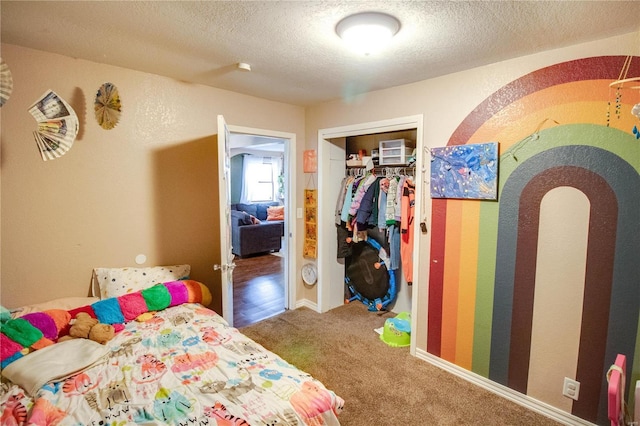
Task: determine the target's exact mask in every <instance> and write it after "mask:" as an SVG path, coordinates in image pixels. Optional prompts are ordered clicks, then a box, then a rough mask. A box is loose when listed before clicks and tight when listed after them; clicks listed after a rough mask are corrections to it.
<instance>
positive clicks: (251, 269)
mask: <svg viewBox="0 0 640 426" xmlns="http://www.w3.org/2000/svg"><path fill="white" fill-rule="evenodd" d="M228 128H229V132H230V133H229V148H230V160H231V162H232V163H233V158H234V155H236V156H238V155H240V156H242V155H252V156H260V157H261V158H264V159H265V161H267V159H268V161H272V160H273V164H274V167H276V166H275V165H276V164H277V165H278V166H277V167H280V168H281V170H279V171H278V173H277V179H276V178H274V180H275V182H273V184H274V185H279V188H278V189H280V188H281V191H277V195H276V198H277V200H276V201H278V202H279V203H280V204H282V205H284V212H285V220H284V232H283V235H282V244H281V248H280V250H279V251H274V252H266V253H261V254H256V255H252V256H247V257H246V258H236V259H235V262H234V263H235V264H236V268H235V270H234V279H233V281H234V285H233V292H234V294H233V295H232V296H231V297H232V298H233V299H234V304H233V305H234V307H233V311H234V326H236V327H243V326H246V325H249V324H252V323H254V322H257V321H260V320H263V319H266V318H268V317H269V316H272V315H275V314H277V313H280V312H282V311H284V310H285V309H289V306H290V304H291V303H292V301H295V297H296V296H295V286H294V285H291V283H290V277H293V276H294V274H292V273H291V269H292V268H294V267H295V265H294V262H293V261H292V260H291V257H292V256H293V254H294V253H295V251H294V250H295V241H293V239H292V238H291V231H290V230H291V229H293V218H294V217H295V216H293V214H294V213H293V212H294V209H293V206H295V179H294V178H292V174H291V170H295V167H294V166H295V163H294V161H295V134H291V133H283V132H274V131H269V130H262V129H252V128H246V127H240V126H232V125H229V126H228ZM292 164H293V165H292ZM239 178H241V177H240V176H238V177H236V179H234V176H233V173H232V177H231V179H230V185H231V186H232V191H231V192H232V193H233V192H234V188H233V186H234V181H237V180H238V179H239ZM235 190H237V188H236V189H235ZM237 202H238V199H234V197H233V196H232V198H231V199H230V204H234V203H237ZM236 291H237V292H238V294H236Z"/></svg>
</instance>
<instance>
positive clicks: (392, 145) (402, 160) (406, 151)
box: [379, 139, 414, 166]
mask: <svg viewBox="0 0 640 426" xmlns="http://www.w3.org/2000/svg"><path fill="white" fill-rule="evenodd" d="M379 148H380V149H379V155H380V165H381V166H388V165H402V164H405V165H406V164H407V159H408V157H409V156H410V155H411V153H412V152H413V148H414V143H413V141H410V140H409V139H392V140H388V141H380V144H379Z"/></svg>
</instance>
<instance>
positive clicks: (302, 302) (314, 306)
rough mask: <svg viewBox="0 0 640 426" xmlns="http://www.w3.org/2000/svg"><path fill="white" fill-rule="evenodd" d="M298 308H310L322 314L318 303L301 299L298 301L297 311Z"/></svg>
mask: <svg viewBox="0 0 640 426" xmlns="http://www.w3.org/2000/svg"><path fill="white" fill-rule="evenodd" d="M298 308H309V309H311V310H312V311H316V312H318V313H320V309H319V308H318V304H317V303H316V302H312V301H311V300H309V299H300V300H297V301H296V306H295V309H298Z"/></svg>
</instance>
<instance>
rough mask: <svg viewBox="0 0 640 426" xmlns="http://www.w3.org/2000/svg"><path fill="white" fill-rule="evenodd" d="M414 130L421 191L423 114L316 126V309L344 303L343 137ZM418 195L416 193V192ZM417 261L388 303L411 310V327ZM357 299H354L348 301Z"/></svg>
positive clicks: (417, 248) (416, 247) (418, 190)
mask: <svg viewBox="0 0 640 426" xmlns="http://www.w3.org/2000/svg"><path fill="white" fill-rule="evenodd" d="M401 131H415V134H416V139H415V143H416V172H415V184H416V194H422V193H423V188H422V186H423V184H424V178H423V173H422V172H423V161H424V160H423V158H422V157H423V156H422V151H423V116H422V115H415V116H409V117H401V118H395V119H390V120H383V121H376V122H370V123H362V124H355V125H349V126H344V127H336V128H329V129H320V130H319V131H318V170H320V171H321V172H320V173H319V177H318V200H319V202H318V259H317V262H318V310H319V311H320V312H326V311H328V310H330V309H333V308H335V307H338V306H340V305H342V304H344V303H345V302H344V300H345V290H344V272H345V268H344V262H343V259H338V258H337V245H336V229H335V207H336V200H337V199H338V195H339V192H340V186H341V185H340V184H341V181H342V179H343V177H344V176H345V166H346V158H347V154H349V153H347V152H346V148H347V138H349V137H355V136H365V135H374V134H380V133H393V132H401ZM416 197H418V195H416ZM421 204H422V203H420V202H416V204H415V207H414V217H415V218H416V219H418V218H421V217H422V215H423V212H422V208H421ZM414 232H415V234H414V247H413V254H414V256H413V257H414V259H419V258H421V257H420V252H419V251H420V244H419V242H420V238H418V234H419V232H420V230H419V227H414ZM417 266H418V265H417V262H414V264H413V285H412V286H411V287H409V288H406V287H405V288H404V291H402V290H401V291H399V292H398V298H397V300H396V301H395V303H394V304H393V306H392V307H391V309H392V310H393V311H394V312H401V311H404V310H406V311H411V313H412V316H411V317H412V322H413V324H412V328H413V329H415V325H416V324H415V321H416V318H417V309H416V307H417V302H416V299H417V297H412V295H417V294H418V285H419V283H420V282H421V281H422V280H421V278H420V276H419V273H420V271H419V268H418V267H417ZM352 303H358V302H352ZM411 351H412V352H415V335H414V333H412V336H411Z"/></svg>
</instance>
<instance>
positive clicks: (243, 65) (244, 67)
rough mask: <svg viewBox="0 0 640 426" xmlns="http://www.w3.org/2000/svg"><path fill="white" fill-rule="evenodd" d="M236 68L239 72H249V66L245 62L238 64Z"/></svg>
mask: <svg viewBox="0 0 640 426" xmlns="http://www.w3.org/2000/svg"><path fill="white" fill-rule="evenodd" d="M237 67H238V69H239V70H240V71H251V65H249V64H247V63H246V62H238V65H237Z"/></svg>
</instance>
